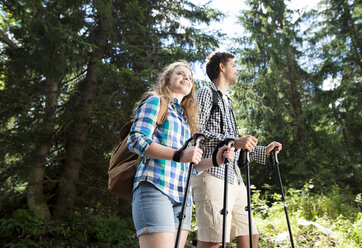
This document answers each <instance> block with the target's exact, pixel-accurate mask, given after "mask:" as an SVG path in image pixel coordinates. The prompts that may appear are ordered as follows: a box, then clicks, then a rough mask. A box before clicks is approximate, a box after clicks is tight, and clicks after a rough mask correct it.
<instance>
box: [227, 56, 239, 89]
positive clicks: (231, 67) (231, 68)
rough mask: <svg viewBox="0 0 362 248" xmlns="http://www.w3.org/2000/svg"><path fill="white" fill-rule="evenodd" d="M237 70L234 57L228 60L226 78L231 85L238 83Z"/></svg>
mask: <svg viewBox="0 0 362 248" xmlns="http://www.w3.org/2000/svg"><path fill="white" fill-rule="evenodd" d="M237 74H238V73H237V71H236V68H235V64H234V59H231V58H229V60H228V62H227V63H226V65H225V79H226V81H227V82H228V83H229V85H234V84H236V75H237Z"/></svg>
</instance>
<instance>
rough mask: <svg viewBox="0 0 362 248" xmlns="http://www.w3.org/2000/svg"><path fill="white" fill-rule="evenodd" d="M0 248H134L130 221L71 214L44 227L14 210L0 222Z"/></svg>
mask: <svg viewBox="0 0 362 248" xmlns="http://www.w3.org/2000/svg"><path fill="white" fill-rule="evenodd" d="M0 232H1V233H0V240H1V241H0V247H11V248H13V247H128V248H133V247H138V240H137V238H136V235H135V230H134V227H133V223H132V219H131V218H127V219H120V218H119V217H118V216H104V215H100V214H97V215H91V214H89V213H86V214H85V213H82V214H79V213H77V214H75V215H74V216H72V218H70V219H68V220H66V221H65V222H60V221H57V222H51V223H47V224H44V223H42V222H41V221H40V220H39V219H38V218H36V217H34V216H33V215H32V214H31V212H30V211H28V210H24V209H19V210H16V211H15V212H14V213H13V215H12V217H11V218H9V219H1V220H0Z"/></svg>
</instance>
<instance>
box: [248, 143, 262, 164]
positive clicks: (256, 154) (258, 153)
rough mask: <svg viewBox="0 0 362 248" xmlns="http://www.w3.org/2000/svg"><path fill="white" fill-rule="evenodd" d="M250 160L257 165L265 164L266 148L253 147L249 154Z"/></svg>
mask: <svg viewBox="0 0 362 248" xmlns="http://www.w3.org/2000/svg"><path fill="white" fill-rule="evenodd" d="M250 159H251V160H255V162H257V163H258V164H265V163H266V146H255V147H254V149H253V150H252V152H251V153H250Z"/></svg>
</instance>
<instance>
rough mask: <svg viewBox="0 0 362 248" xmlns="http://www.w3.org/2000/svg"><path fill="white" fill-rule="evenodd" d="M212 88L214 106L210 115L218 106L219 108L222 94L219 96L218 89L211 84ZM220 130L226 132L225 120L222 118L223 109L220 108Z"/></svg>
mask: <svg viewBox="0 0 362 248" xmlns="http://www.w3.org/2000/svg"><path fill="white" fill-rule="evenodd" d="M210 89H211V92H212V107H211V112H210V115H212V113H213V112H214V111H215V110H216V108H219V104H218V101H219V97H220V96H219V93H218V92H217V91H216V90H214V89H213V88H212V87H211V86H210ZM220 131H221V133H223V132H224V121H223V118H222V111H221V109H220Z"/></svg>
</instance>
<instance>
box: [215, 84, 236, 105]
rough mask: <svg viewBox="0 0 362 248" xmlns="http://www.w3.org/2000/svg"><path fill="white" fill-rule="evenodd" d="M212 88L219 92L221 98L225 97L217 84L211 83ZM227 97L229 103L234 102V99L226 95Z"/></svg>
mask: <svg viewBox="0 0 362 248" xmlns="http://www.w3.org/2000/svg"><path fill="white" fill-rule="evenodd" d="M210 86H211V88H212V89H213V90H215V91H216V92H218V94H219V95H220V96H223V95H224V94H223V93H222V92H221V91H220V90H219V88H218V87H217V86H216V84H214V83H211V84H210ZM225 95H226V97H227V98H228V99H229V101H231V102H233V99H231V98H230V97H229V95H228V94H225Z"/></svg>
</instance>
